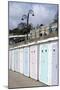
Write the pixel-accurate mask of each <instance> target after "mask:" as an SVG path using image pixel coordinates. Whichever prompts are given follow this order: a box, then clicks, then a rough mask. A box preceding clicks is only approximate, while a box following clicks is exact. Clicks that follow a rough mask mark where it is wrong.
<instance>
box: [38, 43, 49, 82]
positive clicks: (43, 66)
mask: <svg viewBox="0 0 60 90" xmlns="http://www.w3.org/2000/svg"><path fill="white" fill-rule="evenodd" d="M39 51H40V54H39V80H40V81H41V82H43V83H45V84H47V83H48V45H47V44H43V45H42V44H41V45H40V50H39Z"/></svg>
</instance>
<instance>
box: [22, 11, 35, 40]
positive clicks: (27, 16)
mask: <svg viewBox="0 0 60 90" xmlns="http://www.w3.org/2000/svg"><path fill="white" fill-rule="evenodd" d="M30 14H32V16H34V12H33V10H29V12H28V13H27V15H26V14H24V15H23V16H22V18H21V20H24V19H27V30H28V25H29V15H30ZM27 40H28V31H27Z"/></svg>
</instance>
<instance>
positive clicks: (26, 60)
mask: <svg viewBox="0 0 60 90" xmlns="http://www.w3.org/2000/svg"><path fill="white" fill-rule="evenodd" d="M23 67H24V68H23V69H24V70H23V71H24V75H26V76H29V47H25V48H24V62H23Z"/></svg>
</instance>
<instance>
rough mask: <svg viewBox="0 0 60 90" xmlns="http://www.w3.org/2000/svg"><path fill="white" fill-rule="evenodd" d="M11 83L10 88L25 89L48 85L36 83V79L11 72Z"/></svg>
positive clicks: (9, 76)
mask: <svg viewBox="0 0 60 90" xmlns="http://www.w3.org/2000/svg"><path fill="white" fill-rule="evenodd" d="M8 78H9V81H8V84H9V85H8V88H25V87H37V86H38V87H40V86H41V87H42V86H43V87H45V86H47V85H46V84H44V83H42V82H39V81H36V80H34V79H31V78H28V77H26V76H24V75H23V74H20V73H17V72H13V71H11V70H9V75H8Z"/></svg>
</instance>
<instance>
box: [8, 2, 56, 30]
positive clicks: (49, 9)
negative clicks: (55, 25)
mask: <svg viewBox="0 0 60 90" xmlns="http://www.w3.org/2000/svg"><path fill="white" fill-rule="evenodd" d="M30 9H32V10H33V11H34V16H32V15H31V14H30V17H29V23H32V24H33V26H36V25H37V24H39V25H40V24H41V23H42V24H44V25H45V24H48V23H50V22H51V21H52V20H53V18H54V16H55V14H56V12H57V5H53V4H36V3H35V4H33V3H21V2H11V1H10V2H9V29H13V28H16V27H17V25H18V24H19V23H20V22H26V19H25V20H24V21H22V20H21V18H22V15H24V14H26V15H27V13H28V11H29V10H30Z"/></svg>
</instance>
